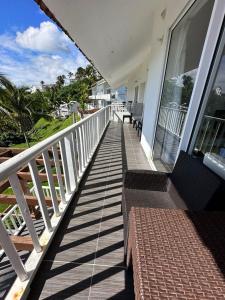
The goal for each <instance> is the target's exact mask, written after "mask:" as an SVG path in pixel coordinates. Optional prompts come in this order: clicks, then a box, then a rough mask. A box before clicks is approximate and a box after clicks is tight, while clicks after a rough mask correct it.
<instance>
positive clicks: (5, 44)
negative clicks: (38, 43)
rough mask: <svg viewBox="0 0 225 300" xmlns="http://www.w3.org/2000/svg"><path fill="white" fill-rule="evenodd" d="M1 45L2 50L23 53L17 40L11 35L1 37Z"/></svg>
mask: <svg viewBox="0 0 225 300" xmlns="http://www.w3.org/2000/svg"><path fill="white" fill-rule="evenodd" d="M0 45H1V48H4V49H8V50H12V51H15V52H21V49H20V48H19V47H18V45H17V43H16V41H15V38H14V37H13V36H12V35H9V34H2V35H0Z"/></svg>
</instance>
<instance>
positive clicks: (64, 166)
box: [59, 139, 71, 194]
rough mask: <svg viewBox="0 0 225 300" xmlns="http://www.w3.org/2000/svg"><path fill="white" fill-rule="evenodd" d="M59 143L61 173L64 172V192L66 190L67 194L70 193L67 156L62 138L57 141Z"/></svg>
mask: <svg viewBox="0 0 225 300" xmlns="http://www.w3.org/2000/svg"><path fill="white" fill-rule="evenodd" d="M59 144H60V150H61V157H62V165H63V174H64V180H65V186H66V192H67V194H70V193H71V186H70V178H69V171H68V163H67V157H66V147H65V141H64V139H62V140H61V141H60V142H59Z"/></svg>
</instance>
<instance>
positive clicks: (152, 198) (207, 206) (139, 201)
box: [122, 151, 225, 255]
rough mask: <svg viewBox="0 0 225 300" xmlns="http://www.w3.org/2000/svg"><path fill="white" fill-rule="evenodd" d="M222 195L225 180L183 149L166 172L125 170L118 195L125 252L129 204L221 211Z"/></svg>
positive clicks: (133, 205)
mask: <svg viewBox="0 0 225 300" xmlns="http://www.w3.org/2000/svg"><path fill="white" fill-rule="evenodd" d="M224 195H225V181H224V180H223V179H222V178H220V177H219V176H217V175H216V174H214V173H213V172H212V171H211V170H209V169H208V168H207V167H206V166H204V165H203V164H202V162H201V161H199V160H198V159H197V158H193V157H191V156H189V155H188V154H187V153H185V152H183V151H181V152H180V155H179V157H178V160H177V163H176V165H175V167H174V169H173V172H172V173H170V174H167V173H162V172H156V171H149V170H128V171H127V172H126V174H125V177H124V185H123V197H122V212H123V220H124V249H125V255H126V249H127V238H128V225H129V222H128V218H129V213H130V210H131V207H152V208H170V209H174V208H180V209H184V210H185V209H189V210H193V211H199V210H225V201H224Z"/></svg>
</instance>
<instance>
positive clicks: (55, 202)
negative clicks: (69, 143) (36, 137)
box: [42, 150, 60, 217]
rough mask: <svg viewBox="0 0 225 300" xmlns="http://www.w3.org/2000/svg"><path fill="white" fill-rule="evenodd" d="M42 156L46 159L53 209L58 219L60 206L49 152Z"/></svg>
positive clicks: (44, 152)
mask: <svg viewBox="0 0 225 300" xmlns="http://www.w3.org/2000/svg"><path fill="white" fill-rule="evenodd" d="M42 156H43V159H44V166H45V171H46V174H47V178H48V184H49V188H50V193H51V198H52V205H53V209H54V212H55V215H56V217H58V216H60V212H59V205H58V199H57V196H56V191H55V184H54V180H53V176H52V171H51V165H50V159H49V155H48V150H45V151H43V153H42Z"/></svg>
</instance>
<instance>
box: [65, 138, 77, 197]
mask: <svg viewBox="0 0 225 300" xmlns="http://www.w3.org/2000/svg"><path fill="white" fill-rule="evenodd" d="M64 140H65V150H66V159H67V167H68V173H69V181H70V188H71V192H73V191H74V190H75V189H76V179H75V170H74V160H73V152H74V150H73V146H72V135H71V134H69V135H67V136H66V137H65V138H64Z"/></svg>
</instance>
